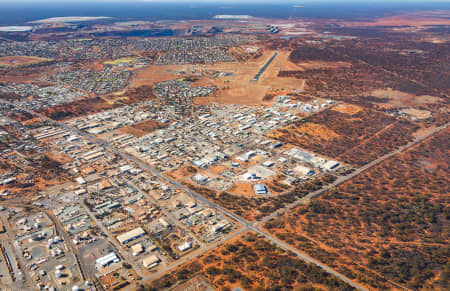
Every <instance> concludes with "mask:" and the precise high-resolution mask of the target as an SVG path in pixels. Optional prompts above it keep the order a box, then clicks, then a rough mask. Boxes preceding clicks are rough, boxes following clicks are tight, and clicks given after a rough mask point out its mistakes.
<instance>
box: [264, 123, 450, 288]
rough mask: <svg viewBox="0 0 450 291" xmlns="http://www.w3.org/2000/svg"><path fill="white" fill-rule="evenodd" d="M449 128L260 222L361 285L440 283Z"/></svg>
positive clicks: (449, 205) (445, 270) (445, 269)
mask: <svg viewBox="0 0 450 291" xmlns="http://www.w3.org/2000/svg"><path fill="white" fill-rule="evenodd" d="M449 141H450V130H449V129H446V130H443V131H441V132H440V133H439V134H436V135H435V136H433V137H431V138H428V139H427V140H426V141H424V142H423V143H421V144H419V145H416V146H415V147H414V148H412V149H411V150H409V151H407V152H405V153H402V154H399V155H397V156H395V157H393V158H392V159H390V160H387V161H385V162H383V163H381V164H380V165H378V166H376V167H374V168H373V169H371V170H369V171H367V172H365V173H363V174H360V175H358V176H356V177H355V178H354V179H353V180H351V181H349V182H346V183H344V184H342V185H341V186H338V187H337V188H336V189H334V190H332V191H330V192H328V193H327V194H325V195H323V196H321V197H319V198H318V199H316V200H314V201H313V202H311V204H309V205H305V206H300V207H298V208H296V209H294V210H292V211H289V212H288V214H287V215H285V216H283V217H280V218H278V219H276V220H273V221H270V222H268V223H267V224H266V225H265V227H266V228H268V229H269V230H271V231H272V232H273V233H275V234H276V235H277V236H278V237H279V238H281V239H283V240H285V241H287V242H288V243H290V244H292V245H293V246H295V247H297V248H299V249H301V250H303V251H306V252H309V253H310V254H311V255H312V256H314V257H316V258H318V259H320V260H322V261H323V262H325V263H327V264H329V265H331V266H334V267H335V268H338V269H340V270H341V271H342V272H344V273H345V274H347V275H348V276H350V277H352V278H356V279H357V280H359V281H360V282H361V283H363V284H365V285H367V286H368V287H372V288H378V289H383V290H385V289H396V288H398V287H399V286H405V287H407V288H410V289H414V290H418V289H423V290H448V278H449V276H450V273H449V269H450V268H449V266H448V258H449V255H450V248H449V242H450V229H449V225H450V221H449V218H450V215H449V213H450V212H449V211H450V200H449V197H448V193H450V188H449V185H450V183H449V182H450V180H449V177H450V175H449V171H448V164H449V163H450V155H449V154H448V153H449V152H448V149H449V147H450V142H449Z"/></svg>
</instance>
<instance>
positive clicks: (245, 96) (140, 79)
mask: <svg viewBox="0 0 450 291" xmlns="http://www.w3.org/2000/svg"><path fill="white" fill-rule="evenodd" d="M273 53H274V51H273V50H266V51H264V52H263V54H262V55H261V56H260V57H258V58H256V59H248V60H246V61H245V62H242V63H241V62H235V63H219V64H214V65H201V66H198V65H196V66H192V65H182V66H149V67H147V68H145V69H143V70H141V71H139V73H138V74H137V76H136V78H135V80H134V82H133V84H132V86H133V87H135V86H141V85H150V84H154V83H157V82H161V81H166V80H172V79H175V78H178V77H185V76H187V75H186V74H175V73H174V72H176V71H184V72H189V71H191V70H192V69H196V70H198V71H202V70H216V71H219V72H232V73H233V75H231V76H227V77H216V78H213V77H209V76H203V77H202V76H201V77H197V76H196V78H198V81H197V82H196V83H194V84H193V85H194V86H196V85H206V84H207V85H214V86H216V87H217V88H218V90H217V91H216V92H215V93H214V95H213V96H212V97H211V98H208V100H209V101H211V102H216V103H222V104H242V105H260V104H263V103H264V100H263V99H264V96H265V95H266V94H268V93H275V94H283V93H287V92H290V91H292V90H294V89H302V88H303V86H304V82H303V81H302V80H298V79H296V78H280V77H278V72H279V71H280V70H281V69H286V68H291V69H298V68H299V67H298V66H297V65H295V64H294V63H292V62H290V61H289V51H280V52H279V54H278V56H277V57H276V58H275V60H274V61H273V62H272V64H271V65H270V66H269V67H268V68H267V70H266V71H265V72H264V74H263V75H262V76H261V78H260V80H259V81H258V82H250V80H251V79H252V78H253V77H254V75H255V74H256V73H257V72H258V71H259V69H260V68H261V67H262V66H263V65H264V64H265V63H266V62H267V60H268V59H269V58H270V57H271V56H272V55H273ZM199 67H200V68H201V69H200V70H199V69H198V68H199ZM203 100H205V98H203ZM198 101H199V102H202V101H201V100H198ZM203 102H204V101H203Z"/></svg>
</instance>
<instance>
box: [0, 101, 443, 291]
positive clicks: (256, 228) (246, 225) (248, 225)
mask: <svg viewBox="0 0 450 291" xmlns="http://www.w3.org/2000/svg"><path fill="white" fill-rule="evenodd" d="M0 103H4V104H8V105H10V106H13V107H15V108H18V109H20V110H23V111H25V112H27V113H29V114H31V115H34V116H37V117H39V118H40V119H42V120H45V121H48V122H51V123H53V124H55V125H57V126H59V127H61V128H63V129H66V130H68V131H71V132H73V133H76V134H78V135H80V136H83V137H85V138H86V139H88V140H90V141H92V142H95V143H97V144H99V145H101V146H103V147H104V148H105V149H108V150H110V151H111V152H113V153H115V154H117V155H118V156H120V157H122V158H123V159H124V160H127V161H130V162H132V163H134V164H136V165H137V166H139V167H140V168H142V169H145V170H147V171H149V172H150V173H152V174H153V175H155V176H156V177H158V178H160V179H162V180H164V181H166V182H167V183H169V184H171V185H172V186H174V187H175V188H178V189H180V190H183V191H185V192H187V193H188V194H190V195H192V196H193V197H195V198H196V199H197V200H199V201H201V202H202V203H203V204H206V205H208V206H209V207H210V208H213V209H216V210H219V211H221V212H222V213H224V214H226V215H227V216H229V217H230V218H232V219H233V220H235V221H237V222H238V223H240V224H241V225H242V226H243V231H244V230H248V231H253V232H255V233H258V234H260V235H262V236H263V237H265V238H266V239H267V240H269V241H271V242H272V243H274V244H275V245H277V246H278V247H280V248H282V249H284V250H286V251H289V252H292V253H294V254H296V255H297V256H298V257H299V258H301V259H302V260H304V261H306V262H309V263H312V264H314V265H316V266H318V267H320V268H322V269H323V270H325V271H326V272H328V273H330V274H333V275H334V276H336V277H338V278H339V279H341V280H343V281H344V282H346V283H348V284H349V285H351V286H353V287H354V288H356V289H358V290H367V289H366V288H364V287H363V286H361V285H360V284H358V283H356V282H354V281H352V280H351V279H349V278H347V277H346V276H345V275H343V274H341V273H339V272H337V271H336V270H334V269H332V268H330V267H328V266H326V265H324V264H322V263H321V262H319V261H317V260H315V259H314V258H312V257H310V256H309V255H307V254H305V253H303V252H300V251H298V250H297V249H295V248H293V247H291V246H289V245H288V244H286V243H285V242H282V241H280V240H279V239H277V238H276V237H274V236H272V235H271V234H269V233H267V232H266V231H264V230H263V229H261V228H260V225H261V224H262V223H264V222H266V221H268V220H269V219H271V218H274V217H276V216H278V215H280V214H281V213H283V212H284V211H286V210H287V209H291V208H293V207H295V206H297V205H299V204H302V203H305V202H307V201H310V200H311V199H312V198H314V197H316V196H318V195H320V194H322V193H324V192H326V191H328V190H330V189H332V188H334V187H336V186H338V185H339V184H342V183H344V182H345V181H348V180H350V179H352V178H353V177H355V176H356V175H359V174H360V173H362V172H364V171H366V170H368V169H370V168H372V167H374V166H376V165H377V164H379V163H381V162H382V161H384V160H386V159H389V158H390V157H392V156H394V155H396V154H398V153H400V152H402V151H404V150H406V149H408V148H410V147H412V146H414V145H415V144H417V143H419V142H421V141H423V140H424V139H426V138H427V137H429V136H431V135H433V134H435V133H437V132H439V131H440V130H442V129H444V128H446V127H448V125H449V123H447V124H445V125H443V126H440V127H437V128H434V129H432V130H429V131H428V132H426V133H425V134H423V135H421V136H418V137H417V138H416V139H415V140H413V141H412V142H410V143H408V144H406V145H405V146H402V147H400V148H398V149H396V150H394V151H392V152H390V153H388V154H385V155H384V156H382V157H380V158H378V159H376V160H374V161H372V162H371V163H368V164H366V165H365V166H363V167H361V168H358V169H357V170H355V171H354V172H352V173H350V174H348V175H346V176H340V177H338V178H337V179H336V181H334V182H333V183H331V184H329V185H327V186H325V187H323V188H322V189H320V190H317V191H314V192H311V193H310V194H308V195H307V196H305V197H303V198H301V199H299V200H297V201H295V202H293V203H291V204H289V205H287V206H286V207H284V208H281V209H279V210H277V211H276V212H274V213H272V214H271V215H269V216H266V217H265V218H263V219H262V220H260V221H258V222H256V223H252V222H249V221H247V220H245V219H244V218H242V217H240V216H239V215H236V214H235V213H233V212H231V211H229V210H228V209H226V208H224V207H222V206H220V205H218V204H217V203H215V202H213V201H211V200H209V199H207V198H205V197H203V196H202V195H200V194H198V193H196V192H194V191H192V190H191V189H189V188H187V187H185V186H184V185H182V184H180V183H179V182H177V181H175V180H173V179H171V178H169V177H167V176H165V175H163V174H162V173H161V172H159V171H158V170H156V169H155V168H153V167H151V166H150V165H148V164H146V163H144V162H142V161H141V160H139V159H137V158H136V157H134V156H131V155H129V154H127V153H125V152H123V151H121V150H119V149H117V148H115V147H113V146H112V145H111V144H109V143H108V142H106V141H104V140H101V139H98V138H96V137H94V136H91V135H89V134H87V133H86V132H83V131H81V130H78V129H76V128H73V127H70V126H68V125H66V124H64V123H62V122H59V121H56V120H53V119H51V118H48V117H47V116H45V115H42V114H40V113H37V112H34V111H31V110H28V109H26V108H23V107H21V106H18V105H15V104H13V103H11V102H8V101H5V100H0ZM177 265H178V264H177ZM152 278H153V276H152ZM146 279H147V278H146ZM148 279H150V278H148Z"/></svg>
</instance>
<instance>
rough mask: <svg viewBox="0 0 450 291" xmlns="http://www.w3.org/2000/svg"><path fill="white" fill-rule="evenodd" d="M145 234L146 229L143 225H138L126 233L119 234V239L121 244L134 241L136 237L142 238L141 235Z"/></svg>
mask: <svg viewBox="0 0 450 291" xmlns="http://www.w3.org/2000/svg"><path fill="white" fill-rule="evenodd" d="M143 235H145V231H144V230H143V229H142V228H141V227H137V228H135V229H133V230H130V231H128V232H126V233H123V234H121V235H118V236H117V240H118V241H119V242H120V243H121V244H126V243H129V242H130V241H133V240H135V239H138V238H140V237H141V236H143Z"/></svg>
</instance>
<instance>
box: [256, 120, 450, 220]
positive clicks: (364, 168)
mask: <svg viewBox="0 0 450 291" xmlns="http://www.w3.org/2000/svg"><path fill="white" fill-rule="evenodd" d="M449 124H450V123H447V124H445V125H442V126H440V127H436V128H434V129H431V130H429V131H428V132H426V133H425V134H423V135H421V136H420V137H417V138H416V139H415V140H413V141H411V142H409V143H408V144H406V145H404V146H402V147H399V148H398V149H396V150H394V151H392V152H389V153H387V154H385V155H384V156H381V157H379V158H378V159H376V160H373V161H372V162H370V163H368V164H366V165H364V166H362V167H361V168H358V169H356V170H355V171H353V172H352V173H350V174H348V175H346V176H340V177H338V178H337V179H336V181H334V182H333V183H331V184H329V185H327V186H326V187H324V188H322V189H319V190H317V191H314V192H311V193H309V194H308V195H306V196H305V197H303V198H301V199H299V200H296V201H295V202H293V203H291V204H289V205H287V206H286V207H284V208H280V209H278V210H277V211H275V212H273V213H272V214H270V215H268V216H266V217H264V218H263V219H261V220H260V221H258V223H257V225H261V224H262V223H264V222H266V221H268V220H270V219H272V218H274V217H276V216H278V215H280V214H281V213H283V212H284V211H286V210H288V209H291V208H293V207H295V206H298V205H300V204H304V203H306V202H309V201H311V199H312V198H314V197H316V196H318V195H320V194H322V193H324V192H326V191H328V190H330V189H332V188H334V187H336V186H338V185H339V184H342V183H344V182H346V181H348V180H350V179H352V178H354V177H355V176H357V175H359V174H361V173H362V172H364V171H367V170H368V169H370V168H372V167H374V166H376V165H378V164H379V163H381V162H383V161H385V160H387V159H389V158H391V157H392V156H394V155H396V154H398V153H401V152H403V151H405V150H407V149H408V148H410V147H412V146H414V145H416V144H418V143H419V142H421V141H423V140H424V139H426V138H428V137H430V136H432V135H433V134H435V133H437V132H439V131H441V130H443V129H445V128H446V127H448V126H449Z"/></svg>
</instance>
